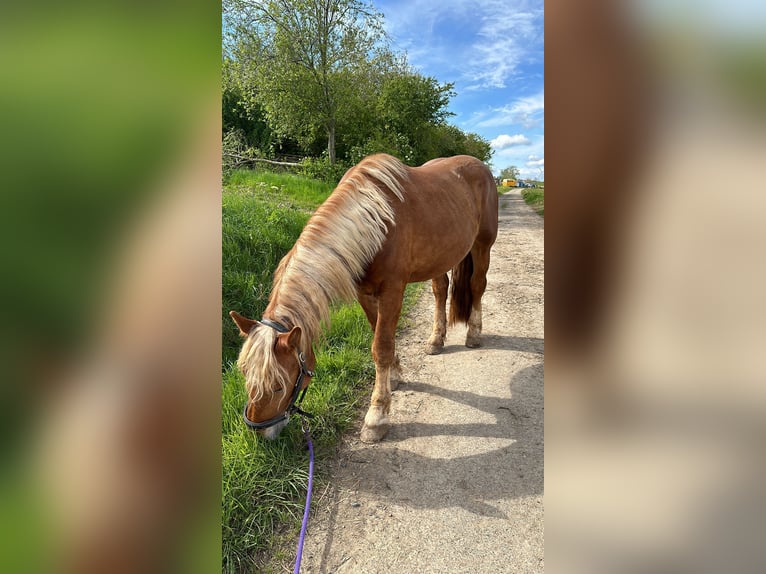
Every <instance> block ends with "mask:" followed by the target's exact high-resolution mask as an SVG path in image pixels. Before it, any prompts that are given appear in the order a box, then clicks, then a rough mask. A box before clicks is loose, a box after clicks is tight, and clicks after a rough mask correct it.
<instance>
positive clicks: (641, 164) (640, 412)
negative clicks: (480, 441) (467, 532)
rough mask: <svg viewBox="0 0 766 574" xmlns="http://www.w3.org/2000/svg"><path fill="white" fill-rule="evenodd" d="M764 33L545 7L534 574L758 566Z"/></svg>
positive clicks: (732, 10)
mask: <svg viewBox="0 0 766 574" xmlns="http://www.w3.org/2000/svg"><path fill="white" fill-rule="evenodd" d="M764 30H766V9H764V7H763V5H756V3H742V2H726V3H724V2H701V3H700V2H678V1H674V2H665V3H660V2H645V3H639V2H634V3H627V2H623V3H618V2H607V1H600V0H590V1H586V2H583V3H569V2H561V1H556V2H547V3H546V36H547V38H546V40H547V46H546V72H547V77H546V84H547V85H546V91H547V93H548V107H547V110H546V113H547V115H548V116H550V117H548V118H546V119H547V120H548V121H547V124H548V126H549V129H548V133H547V136H548V138H547V139H548V143H549V145H548V149H546V152H547V156H548V157H547V159H548V160H549V161H548V166H549V172H548V174H547V175H548V181H547V182H546V183H547V184H548V185H547V191H548V194H547V197H546V199H547V207H548V209H547V213H546V255H547V257H546V299H547V303H546V305H547V307H546V351H547V355H548V356H547V361H546V380H545V383H546V409H547V416H546V445H545V448H546V457H545V474H546V501H545V502H546V567H547V570H548V571H550V572H567V573H569V572H577V573H589V574H593V573H599V572H621V573H626V572H693V573H704V572H763V571H765V570H766V552H765V551H764V545H763V541H764V540H766V519H765V518H764V517H766V512H764V511H766V496H764V495H766V473H765V472H764V471H765V470H766V465H765V463H766V461H765V460H764V456H763V455H764V438H766V386H765V385H764V382H765V381H766V366H765V365H764V360H763V354H764V350H766V300H765V299H764V293H766V257H764V246H766V196H765V195H764V192H766V184H764V175H763V167H762V166H763V162H764V160H765V159H766V42H764V40H763V38H764ZM551 118H553V119H554V121H550V119H551ZM550 166H553V168H550Z"/></svg>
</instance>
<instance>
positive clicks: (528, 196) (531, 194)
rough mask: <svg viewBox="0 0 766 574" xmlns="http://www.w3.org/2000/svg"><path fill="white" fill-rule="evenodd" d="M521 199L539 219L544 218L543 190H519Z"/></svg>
mask: <svg viewBox="0 0 766 574" xmlns="http://www.w3.org/2000/svg"><path fill="white" fill-rule="evenodd" d="M521 197H523V198H524V201H526V202H527V204H528V205H529V206H530V207H531V208H532V209H534V210H535V211H536V212H537V213H538V214H539V215H540V217H545V190H544V189H540V188H539V187H528V188H525V189H522V190H521Z"/></svg>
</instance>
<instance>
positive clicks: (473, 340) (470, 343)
mask: <svg viewBox="0 0 766 574" xmlns="http://www.w3.org/2000/svg"><path fill="white" fill-rule="evenodd" d="M465 346H466V347H468V348H469V349H476V348H478V347H481V339H479V337H469V338H467V339H466V340H465Z"/></svg>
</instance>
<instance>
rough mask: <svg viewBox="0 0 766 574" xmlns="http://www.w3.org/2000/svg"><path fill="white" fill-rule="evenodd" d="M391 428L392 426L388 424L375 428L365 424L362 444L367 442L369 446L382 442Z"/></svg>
mask: <svg viewBox="0 0 766 574" xmlns="http://www.w3.org/2000/svg"><path fill="white" fill-rule="evenodd" d="M389 428H391V425H390V424H388V423H383V424H379V425H376V426H374V427H370V426H367V425H366V424H365V425H364V426H363V427H362V434H361V436H360V438H361V439H362V442H366V443H368V444H369V443H374V442H380V441H381V440H382V439H383V437H384V436H386V433H387V432H388V429H389Z"/></svg>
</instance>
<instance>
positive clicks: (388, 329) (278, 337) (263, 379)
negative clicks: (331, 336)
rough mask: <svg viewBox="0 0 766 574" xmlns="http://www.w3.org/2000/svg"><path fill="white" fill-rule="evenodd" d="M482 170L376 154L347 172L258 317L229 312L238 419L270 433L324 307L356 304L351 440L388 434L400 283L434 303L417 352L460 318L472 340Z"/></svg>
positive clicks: (294, 395) (309, 357)
mask: <svg viewBox="0 0 766 574" xmlns="http://www.w3.org/2000/svg"><path fill="white" fill-rule="evenodd" d="M497 209H498V198H497V188H496V186H495V181H494V178H493V177H492V173H491V172H490V171H489V169H488V168H487V166H486V165H484V164H483V163H482V162H481V161H479V160H478V159H476V158H473V157H470V156H455V157H450V158H439V159H434V160H431V161H429V162H428V163H426V164H424V165H423V166H421V167H415V168H411V167H407V166H405V165H404V164H403V163H401V162H400V161H399V160H397V159H396V158H393V157H391V156H388V155H384V154H378V155H373V156H369V157H367V158H365V159H364V160H362V161H361V162H360V163H359V164H358V165H356V166H354V167H352V168H351V169H349V170H348V171H347V172H346V174H345V175H344V176H343V178H342V179H341V181H340V183H339V184H338V186H337V187H336V188H335V190H334V191H333V192H332V194H330V196H329V197H328V198H327V200H326V201H325V202H324V203H323V204H322V205H321V206H320V207H319V208H318V209H317V210H316V212H315V213H314V215H313V216H312V217H311V218H310V219H309V221H308V223H307V224H306V227H305V228H304V230H303V232H302V233H301V235H300V237H299V238H298V241H297V242H296V243H295V246H294V247H293V248H292V249H291V250H290V252H289V253H288V254H287V255H286V256H285V257H284V259H282V261H281V262H280V264H279V266H278V267H277V270H276V272H275V275H274V284H273V288H272V291H271V297H270V299H269V305H268V306H267V307H266V310H265V312H264V318H263V319H262V320H261V321H253V320H251V319H247V318H245V317H243V316H241V315H239V314H238V313H236V312H235V311H232V312H231V313H230V315H231V317H232V318H233V319H234V321H235V322H236V324H237V326H238V327H239V329H240V332H241V334H242V335H243V336H244V337H245V342H244V344H243V346H242V350H241V352H240V355H239V360H238V363H237V364H238V366H239V368H240V369H241V370H242V372H243V374H244V375H245V379H246V386H247V391H248V403H247V405H246V406H245V413H244V416H245V421H246V422H247V423H248V425H249V426H250V427H252V428H255V429H257V430H258V432H259V433H261V434H263V435H264V436H266V437H267V438H275V437H276V436H277V435H278V434H279V432H280V431H281V430H282V428H283V427H284V426H285V424H287V420H288V418H289V414H290V413H293V412H295V411H296V410H297V411H298V412H301V411H300V409H299V408H298V407H297V406H296V401H297V399H298V394H299V393H301V397H302V393H304V392H305V390H306V388H307V386H308V384H309V382H310V380H311V377H312V376H313V375H314V372H313V369H314V365H315V355H314V350H313V344H314V342H315V341H316V340H317V337H318V335H319V329H320V326H322V325H323V324H324V325H327V324H328V323H329V310H330V305H331V304H332V303H333V302H336V301H351V300H353V299H355V298H356V299H358V301H359V303H360V304H361V306H362V308H363V309H364V312H365V314H366V315H367V319H368V320H369V322H370V325H371V326H372V330H373V332H374V334H375V335H374V338H373V343H372V356H373V360H374V361H375V387H374V389H373V392H372V399H371V405H370V408H369V410H368V412H367V415H366V416H365V419H364V426H363V428H362V435H361V438H362V440H363V441H365V442H376V441H379V440H380V439H382V438H383V436H384V435H385V434H386V432H387V431H388V428H389V426H390V425H389V420H388V412H389V407H390V404H391V390H392V388H391V382H392V371H396V370H398V358H397V357H396V353H395V331H396V324H397V322H398V320H399V314H400V312H401V309H402V298H403V295H404V288H405V286H406V285H407V283H411V282H417V281H426V280H428V279H430V280H431V281H432V287H433V293H434V297H435V299H436V311H435V313H434V325H433V333H432V334H431V337H430V339H429V340H428V348H427V352H428V353H430V354H435V353H438V352H440V351H441V350H442V348H443V347H444V336H445V334H446V331H447V316H446V303H447V290H448V287H449V277H448V275H447V272H448V271H449V270H452V290H451V301H450V317H449V323H450V325H452V324H453V323H455V322H463V323H465V322H467V323H468V333H467V335H466V341H465V344H466V346H468V347H476V346H479V345H480V337H479V336H480V334H481V326H482V322H481V297H482V295H483V294H484V290H485V288H486V285H487V279H486V275H487V269H488V267H489V253H490V249H491V247H492V245H493V243H494V242H495V238H496V237H497Z"/></svg>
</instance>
